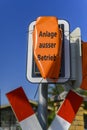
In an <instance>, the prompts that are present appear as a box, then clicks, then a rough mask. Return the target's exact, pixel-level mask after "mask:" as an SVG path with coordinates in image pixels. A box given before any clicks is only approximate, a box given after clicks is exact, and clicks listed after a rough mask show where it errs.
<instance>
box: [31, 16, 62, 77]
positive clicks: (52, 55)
mask: <svg viewBox="0 0 87 130" xmlns="http://www.w3.org/2000/svg"><path fill="white" fill-rule="evenodd" d="M33 47H34V58H35V62H36V64H37V67H38V69H39V71H40V73H41V75H42V77H43V78H50V79H52V78H53V79H58V77H59V73H60V68H61V49H62V33H61V30H60V29H59V27H58V19H57V18H56V17H39V18H37V20H36V24H35V27H34V31H33Z"/></svg>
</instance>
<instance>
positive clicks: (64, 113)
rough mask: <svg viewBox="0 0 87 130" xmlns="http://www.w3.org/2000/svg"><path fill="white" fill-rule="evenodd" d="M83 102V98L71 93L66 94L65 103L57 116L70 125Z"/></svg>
mask: <svg viewBox="0 0 87 130" xmlns="http://www.w3.org/2000/svg"><path fill="white" fill-rule="evenodd" d="M82 101H83V98H82V97H81V96H79V95H78V94H76V93H75V92H73V91H71V90H70V92H69V93H68V95H67V97H66V99H65V101H64V102H63V104H62V106H61V107H60V109H59V111H58V113H57V115H59V116H61V117H62V118H63V119H65V120H66V121H68V122H69V123H71V122H72V121H73V119H74V117H75V115H76V113H77V111H78V109H79V107H80V105H81V103H82Z"/></svg>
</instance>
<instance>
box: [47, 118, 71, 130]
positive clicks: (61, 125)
mask: <svg viewBox="0 0 87 130" xmlns="http://www.w3.org/2000/svg"><path fill="white" fill-rule="evenodd" d="M70 125H71V124H70V123H69V122H67V121H66V120H64V119H63V118H61V117H60V116H58V115H56V116H55V118H54V120H53V122H52V123H51V125H50V127H49V128H48V130H68V129H69V127H70Z"/></svg>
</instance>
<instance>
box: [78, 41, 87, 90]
mask: <svg viewBox="0 0 87 130" xmlns="http://www.w3.org/2000/svg"><path fill="white" fill-rule="evenodd" d="M80 87H81V88H82V89H85V90H87V42H82V84H81V86H80Z"/></svg>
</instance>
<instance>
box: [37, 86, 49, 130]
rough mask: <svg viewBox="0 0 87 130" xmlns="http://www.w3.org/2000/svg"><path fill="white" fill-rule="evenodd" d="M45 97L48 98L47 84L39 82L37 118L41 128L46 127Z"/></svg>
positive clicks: (44, 129) (44, 128)
mask: <svg viewBox="0 0 87 130" xmlns="http://www.w3.org/2000/svg"><path fill="white" fill-rule="evenodd" d="M47 99H48V84H40V85H39V100H38V120H39V122H40V124H41V126H42V128H43V130H46V129H47Z"/></svg>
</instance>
